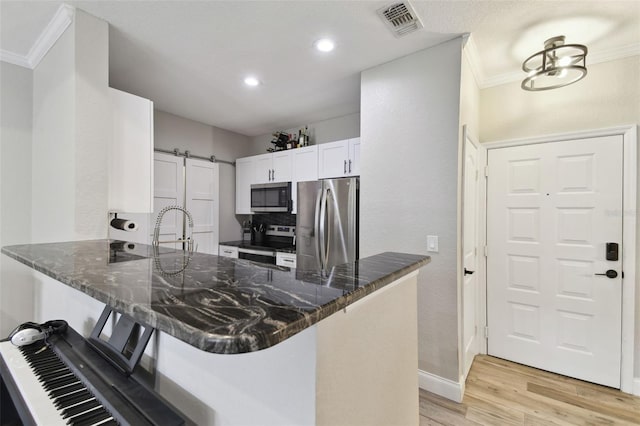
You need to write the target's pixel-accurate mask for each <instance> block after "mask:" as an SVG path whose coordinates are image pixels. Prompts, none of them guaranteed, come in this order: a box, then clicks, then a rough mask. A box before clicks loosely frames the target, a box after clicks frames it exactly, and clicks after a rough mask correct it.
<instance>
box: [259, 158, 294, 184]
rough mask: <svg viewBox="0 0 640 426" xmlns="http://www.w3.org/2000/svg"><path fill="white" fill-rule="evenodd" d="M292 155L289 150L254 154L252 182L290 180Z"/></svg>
mask: <svg viewBox="0 0 640 426" xmlns="http://www.w3.org/2000/svg"><path fill="white" fill-rule="evenodd" d="M292 157H293V156H292V155H291V151H279V152H274V153H271V154H262V155H256V156H255V157H254V158H255V173H256V175H255V181H254V183H271V182H289V181H291V169H292V163H291V162H292Z"/></svg>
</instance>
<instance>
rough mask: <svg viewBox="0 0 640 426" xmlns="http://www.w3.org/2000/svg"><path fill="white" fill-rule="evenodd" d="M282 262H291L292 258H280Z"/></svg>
mask: <svg viewBox="0 0 640 426" xmlns="http://www.w3.org/2000/svg"><path fill="white" fill-rule="evenodd" d="M282 261H283V262H289V263H293V260H291V259H282Z"/></svg>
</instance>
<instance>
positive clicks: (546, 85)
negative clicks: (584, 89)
mask: <svg viewBox="0 0 640 426" xmlns="http://www.w3.org/2000/svg"><path fill="white" fill-rule="evenodd" d="M564 39H565V37H564V36H557V37H553V38H550V39H549V40H547V41H545V42H544V50H541V51H540V52H537V53H535V54H534V55H531V56H530V57H529V58H527V60H526V61H524V63H523V64H522V69H523V70H524V72H526V73H527V77H526V78H525V79H524V80H522V84H521V87H522V88H523V89H524V90H528V91H539V90H549V89H556V88H558V87H562V86H568V85H569V84H572V83H575V82H577V81H578V80H581V79H582V78H584V76H586V75H587V66H586V63H585V59H586V57H587V47H586V46H584V45H582V44H564Z"/></svg>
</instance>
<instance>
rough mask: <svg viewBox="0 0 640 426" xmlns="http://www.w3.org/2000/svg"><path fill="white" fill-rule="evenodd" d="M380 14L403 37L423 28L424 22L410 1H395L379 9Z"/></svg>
mask: <svg viewBox="0 0 640 426" xmlns="http://www.w3.org/2000/svg"><path fill="white" fill-rule="evenodd" d="M378 15H380V17H381V18H382V20H383V21H384V22H385V23H386V24H387V26H388V27H389V28H391V30H392V31H393V34H394V35H395V36H396V37H403V36H405V35H407V34H409V33H411V32H414V31H416V30H419V29H420V28H422V27H423V26H422V22H420V18H418V15H417V14H416V11H415V10H413V6H411V4H410V3H409V2H408V1H403V2H400V3H394V4H392V5H389V6H385V7H383V8H381V9H378Z"/></svg>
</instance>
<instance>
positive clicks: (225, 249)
mask: <svg viewBox="0 0 640 426" xmlns="http://www.w3.org/2000/svg"><path fill="white" fill-rule="evenodd" d="M218 256H222V257H232V258H234V259H237V258H238V247H233V246H223V245H221V246H219V247H218Z"/></svg>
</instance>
